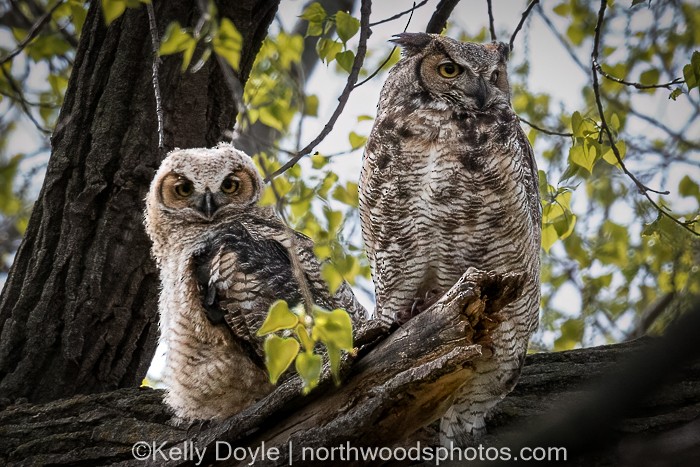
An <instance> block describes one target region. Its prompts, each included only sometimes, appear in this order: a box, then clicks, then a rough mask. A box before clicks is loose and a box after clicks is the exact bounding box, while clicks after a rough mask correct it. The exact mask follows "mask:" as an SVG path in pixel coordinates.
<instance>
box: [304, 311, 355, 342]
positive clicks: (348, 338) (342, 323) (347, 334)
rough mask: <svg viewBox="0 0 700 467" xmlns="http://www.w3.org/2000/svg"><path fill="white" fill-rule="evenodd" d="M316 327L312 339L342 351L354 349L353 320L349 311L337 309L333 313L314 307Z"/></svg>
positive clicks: (312, 332) (312, 331) (313, 329)
mask: <svg viewBox="0 0 700 467" xmlns="http://www.w3.org/2000/svg"><path fill="white" fill-rule="evenodd" d="M313 317H314V326H313V328H312V330H311V337H312V338H313V339H314V340H317V341H321V342H323V343H324V344H325V345H326V346H333V347H335V348H337V349H340V350H346V351H350V350H352V349H353V342H352V320H351V319H350V315H349V314H348V312H347V311H345V310H341V309H340V308H336V309H335V310H333V311H327V310H324V309H323V308H321V307H318V306H314V310H313Z"/></svg>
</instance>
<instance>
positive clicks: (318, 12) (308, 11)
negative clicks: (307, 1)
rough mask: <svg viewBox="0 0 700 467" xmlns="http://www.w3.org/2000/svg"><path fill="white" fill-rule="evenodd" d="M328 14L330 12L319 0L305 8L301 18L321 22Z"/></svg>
mask: <svg viewBox="0 0 700 467" xmlns="http://www.w3.org/2000/svg"><path fill="white" fill-rule="evenodd" d="M327 16H328V14H327V13H326V10H325V9H324V8H323V6H321V4H320V3H318V2H314V3H312V4H311V5H309V6H307V7H306V8H305V9H304V11H303V12H302V13H301V15H300V16H299V18H301V19H305V20H306V21H309V22H314V23H320V22H322V21H323V20H325V19H326V17H327Z"/></svg>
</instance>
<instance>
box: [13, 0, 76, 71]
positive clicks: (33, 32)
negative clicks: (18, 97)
mask: <svg viewBox="0 0 700 467" xmlns="http://www.w3.org/2000/svg"><path fill="white" fill-rule="evenodd" d="M63 3H65V0H59V1H57V2H56V4H55V5H54V6H52V7H51V8H50V9H49V10H48V11H47V12H46V13H44V14H43V15H41V17H40V18H39V19H38V20H37V22H36V23H34V25H33V26H32V28H31V29H30V30H29V32H28V33H27V36H26V37H25V38H24V39H22V42H20V43H19V44H17V47H16V48H15V49H14V50H13V51H12V52H10V53H9V54H7V55H5V56H4V57H2V58H0V66H2V65H4V64H5V63H7V62H9V61H10V60H12V59H13V58H15V57H16V56H17V55H19V54H20V53H22V51H23V50H24V48H25V47H26V46H27V44H29V43H30V42H31V41H32V39H34V38H35V37H36V36H37V34H39V33H40V32H41V30H42V28H43V27H44V26H45V25H46V24H47V23H48V22H49V20H50V19H51V15H52V14H53V12H54V11H56V10H57V9H58V7H60V6H61V5H63Z"/></svg>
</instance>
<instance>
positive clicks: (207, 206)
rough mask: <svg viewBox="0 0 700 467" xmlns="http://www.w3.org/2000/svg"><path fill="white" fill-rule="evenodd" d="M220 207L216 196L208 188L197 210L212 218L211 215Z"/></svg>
mask: <svg viewBox="0 0 700 467" xmlns="http://www.w3.org/2000/svg"><path fill="white" fill-rule="evenodd" d="M218 207H219V206H217V204H216V201H214V196H213V195H212V194H211V190H209V188H207V189H206V190H205V191H204V196H203V197H202V201H201V202H200V203H199V205H198V206H197V210H198V211H199V212H201V213H202V214H204V215H205V216H207V217H209V218H211V216H212V215H214V213H215V212H216V210H217V209H218Z"/></svg>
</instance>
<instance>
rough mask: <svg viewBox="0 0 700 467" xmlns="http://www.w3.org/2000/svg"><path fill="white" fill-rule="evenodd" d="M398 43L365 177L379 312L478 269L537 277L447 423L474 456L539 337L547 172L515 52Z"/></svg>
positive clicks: (414, 39)
mask: <svg viewBox="0 0 700 467" xmlns="http://www.w3.org/2000/svg"><path fill="white" fill-rule="evenodd" d="M394 42H396V43H397V44H399V45H401V46H402V47H403V57H402V59H401V60H400V61H399V62H398V63H397V64H396V65H395V66H394V68H393V69H392V70H391V71H390V73H389V77H388V78H387V81H386V83H385V84H384V88H383V89H382V93H381V97H380V102H379V106H378V107H379V108H378V112H377V118H376V120H375V123H374V128H373V129H372V132H371V134H370V137H369V140H368V142H367V145H366V148H365V154H364V160H363V166H362V174H361V177H360V216H361V222H362V234H363V238H364V242H365V248H366V250H367V254H368V256H369V259H370V263H371V265H372V272H373V280H374V284H375V290H376V297H377V313H378V314H379V315H380V317H381V318H382V319H384V320H394V319H397V318H398V320H399V321H402V320H404V319H406V318H407V317H410V316H412V315H413V314H415V313H417V312H419V311H421V310H423V309H425V308H427V307H428V306H429V305H430V304H431V303H432V302H434V301H435V300H436V299H437V298H439V297H440V295H441V294H442V293H443V292H445V291H447V290H448V289H449V288H450V287H451V286H452V285H454V283H455V282H456V281H457V280H458V279H459V277H460V276H461V275H462V274H463V273H464V272H465V271H466V270H467V268H469V267H470V266H474V267H476V268H479V269H485V270H495V271H498V272H501V273H505V272H511V271H514V272H520V273H524V274H526V277H527V283H526V286H525V288H524V290H523V293H522V295H521V297H520V298H519V299H518V300H517V301H515V302H514V303H512V304H511V305H509V306H508V307H507V308H506V309H504V310H503V311H502V312H501V313H502V314H503V315H504V316H505V321H504V322H503V323H501V324H500V325H499V326H498V327H497V328H496V329H495V330H494V331H493V333H492V335H491V337H492V339H493V345H492V348H491V349H486V350H491V352H485V353H484V355H482V357H480V359H479V360H478V361H477V362H476V363H475V371H474V377H473V378H472V379H470V380H469V381H467V383H465V385H464V386H463V387H462V388H461V389H460V390H459V391H458V393H457V395H456V398H455V401H454V404H453V406H452V407H451V408H450V409H448V411H447V413H446V414H445V416H444V417H443V419H442V421H441V427H440V432H441V433H440V438H441V442H442V443H443V444H449V443H450V442H454V443H455V444H461V445H464V444H468V443H470V442H472V441H473V440H474V439H476V438H478V437H479V436H481V435H482V434H483V432H484V431H485V425H484V416H485V414H486V412H487V411H488V410H489V409H491V408H492V407H493V406H494V405H495V404H496V403H497V402H498V401H499V400H500V399H502V398H503V397H504V396H505V395H506V394H507V393H508V392H509V391H510V390H511V389H512V388H513V387H514V385H515V383H516V382H517V379H518V377H519V374H520V368H521V365H522V362H523V359H524V357H525V352H526V349H527V344H528V339H529V337H530V335H531V333H532V332H533V331H534V329H535V328H536V326H537V320H538V308H539V297H540V291H539V269H540V260H539V250H540V235H541V227H540V218H541V214H540V203H539V198H538V186H537V184H538V181H537V168H536V165H535V160H534V156H533V153H532V148H531V147H530V144H529V142H528V140H527V138H526V137H525V135H524V134H523V132H522V130H521V128H520V125H519V121H518V118H517V117H516V115H515V113H514V112H513V109H512V107H511V104H510V91H509V86H508V78H507V73H506V60H507V55H508V48H507V46H506V45H505V44H500V43H491V44H473V43H461V42H458V41H455V40H453V39H450V38H447V37H441V36H438V35H430V34H422V33H419V34H406V33H404V34H400V35H398V36H397V37H396V38H395V39H394ZM487 353H488V355H487Z"/></svg>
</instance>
